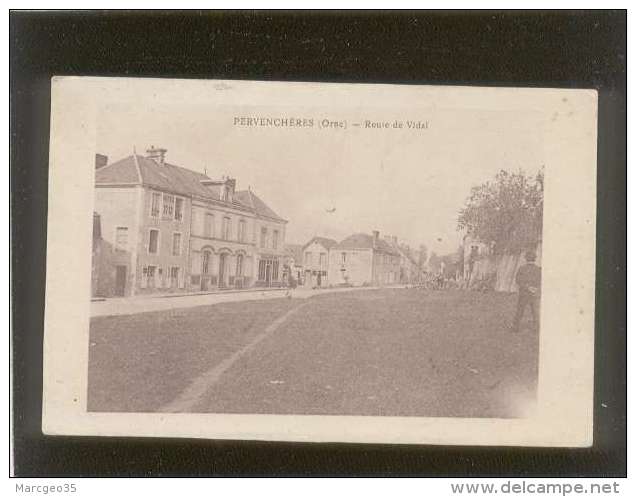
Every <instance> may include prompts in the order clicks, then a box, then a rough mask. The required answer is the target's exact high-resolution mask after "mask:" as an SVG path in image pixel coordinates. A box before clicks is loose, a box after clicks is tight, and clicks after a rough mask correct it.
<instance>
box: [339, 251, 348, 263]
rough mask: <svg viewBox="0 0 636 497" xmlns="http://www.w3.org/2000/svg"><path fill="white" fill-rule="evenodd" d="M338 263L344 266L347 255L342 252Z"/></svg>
mask: <svg viewBox="0 0 636 497" xmlns="http://www.w3.org/2000/svg"><path fill="white" fill-rule="evenodd" d="M340 257H341V259H340V261H341V262H342V263H343V264H344V263H345V262H347V253H346V252H343V253H342V254H340Z"/></svg>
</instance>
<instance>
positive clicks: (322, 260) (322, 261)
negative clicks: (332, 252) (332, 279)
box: [320, 252, 327, 269]
mask: <svg viewBox="0 0 636 497" xmlns="http://www.w3.org/2000/svg"><path fill="white" fill-rule="evenodd" d="M325 267H327V254H325V253H324V252H322V253H321V254H320V269H323V268H325Z"/></svg>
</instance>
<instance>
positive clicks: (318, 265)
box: [302, 242, 331, 287]
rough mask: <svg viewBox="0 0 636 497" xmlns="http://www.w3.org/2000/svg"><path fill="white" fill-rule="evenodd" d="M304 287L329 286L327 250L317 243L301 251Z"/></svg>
mask: <svg viewBox="0 0 636 497" xmlns="http://www.w3.org/2000/svg"><path fill="white" fill-rule="evenodd" d="M302 264H303V269H304V275H303V279H304V285H305V286H310V287H315V286H329V284H331V283H330V282H331V279H330V278H329V250H328V249H327V248H326V247H324V246H323V245H321V244H320V243H318V242H313V243H311V244H309V245H307V246H306V247H305V248H304V250H303V260H302Z"/></svg>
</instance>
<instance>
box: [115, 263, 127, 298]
mask: <svg viewBox="0 0 636 497" xmlns="http://www.w3.org/2000/svg"><path fill="white" fill-rule="evenodd" d="M115 295H116V296H117V297H123V296H124V295H126V266H115Z"/></svg>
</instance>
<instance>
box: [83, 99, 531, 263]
mask: <svg viewBox="0 0 636 497" xmlns="http://www.w3.org/2000/svg"><path fill="white" fill-rule="evenodd" d="M410 112H411V111H409V110H408V109H406V110H405V109H401V110H400V109H398V110H395V111H391V110H386V109H379V108H376V107H373V106H372V105H370V107H369V108H368V109H357V110H350V111H347V110H341V111H339V112H336V113H334V112H332V111H329V110H328V109H325V108H308V107H304V108H292V107H286V108H284V109H282V108H268V107H264V106H263V107H254V106H252V107H250V108H247V107H244V108H239V107H219V106H214V107H212V106H207V107H206V106H197V105H192V106H191V107H184V106H179V107H178V108H177V107H176V106H174V105H171V104H169V103H166V104H161V103H156V102H155V103H154V104H153V105H152V106H146V107H139V106H131V105H126V106H123V105H108V106H105V107H104V108H103V110H102V112H101V114H100V116H101V117H100V123H99V126H98V133H97V144H96V152H98V153H102V154H106V155H108V157H109V162H113V161H116V160H119V159H121V158H123V157H125V156H127V155H130V154H131V153H132V150H133V147H136V149H137V152H138V153H144V152H145V150H146V149H147V148H148V147H149V146H150V145H155V146H157V147H158V146H161V147H164V148H166V149H168V153H167V156H166V157H167V161H168V162H170V163H172V164H176V165H179V166H182V167H187V168H190V169H193V170H197V171H201V172H203V171H204V168H207V173H208V175H209V176H211V177H213V178H215V177H220V176H221V175H230V176H232V177H235V178H236V179H237V188H238V189H246V188H247V187H248V185H249V186H251V188H252V190H253V191H254V192H255V193H256V194H257V195H259V196H260V197H261V198H262V199H263V200H264V201H265V202H266V203H267V204H268V205H270V207H272V209H274V210H275V211H276V212H277V213H278V214H279V215H281V216H282V217H284V218H286V219H288V220H289V224H288V227H287V242H288V243H304V242H306V241H308V240H309V239H310V238H311V237H312V236H314V235H321V236H327V237H332V238H335V239H336V240H341V239H342V238H344V237H345V236H348V235H349V234H351V233H354V232H367V233H370V232H371V231H372V230H374V229H378V230H379V231H380V234H381V236H382V235H396V236H397V237H398V238H399V239H400V240H403V241H406V242H407V243H409V244H411V245H412V246H413V247H417V246H418V245H419V244H421V243H424V244H425V245H427V247H428V248H429V253H430V252H431V251H435V252H437V253H438V254H445V253H449V252H453V251H455V250H456V249H457V247H458V245H459V241H460V235H459V234H458V232H457V231H456V220H457V213H458V211H459V209H460V208H461V207H462V206H463V204H464V201H465V199H466V197H467V195H468V194H469V191H470V188H471V186H473V185H476V184H479V183H482V182H484V181H486V180H488V179H490V178H492V176H494V174H495V173H496V172H497V171H498V170H499V169H501V168H505V169H512V170H516V169H518V168H523V169H524V170H526V172H529V173H534V172H536V171H537V170H538V169H539V168H540V167H541V165H542V164H543V163H544V159H543V147H542V141H543V139H542V133H541V131H540V130H541V123H540V117H541V116H539V115H538V114H535V113H524V114H519V113H513V112H508V111H506V112H503V111H497V112H492V111H487V110H484V111H476V110H462V109H442V108H435V109H430V110H429V111H427V112H426V114H425V115H422V111H421V110H419V111H417V112H414V111H413V114H410ZM415 114H417V115H415ZM243 115H246V116H276V117H278V116H295V117H300V118H302V117H310V118H314V120H315V121H317V120H320V119H322V118H324V117H329V118H330V119H346V120H347V121H348V123H349V127H348V129H347V130H325V129H319V128H318V127H314V128H313V129H296V128H275V129H274V128H239V127H236V126H234V125H233V118H234V116H243ZM365 118H369V119H373V120H386V121H390V122H393V121H394V120H396V119H399V120H404V121H406V120H407V119H422V120H425V119H426V120H428V121H429V129H427V130H423V131H422V130H409V129H406V128H404V129H401V130H394V129H389V130H366V129H359V128H354V127H352V126H351V124H350V123H351V122H354V121H360V120H363V119H365ZM405 126H406V125H405ZM331 207H335V208H336V212H335V213H333V214H329V213H327V212H326V209H327V208H331ZM438 239H441V241H439V240H438Z"/></svg>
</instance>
